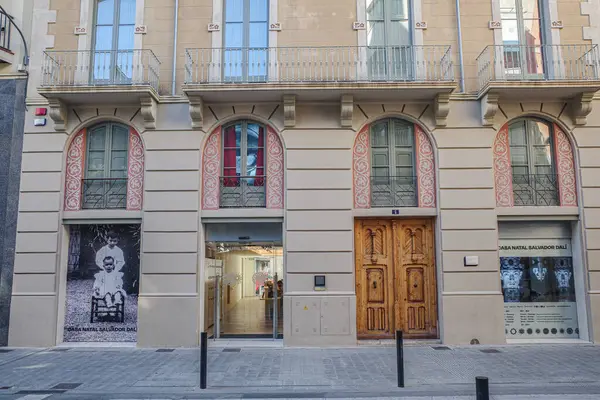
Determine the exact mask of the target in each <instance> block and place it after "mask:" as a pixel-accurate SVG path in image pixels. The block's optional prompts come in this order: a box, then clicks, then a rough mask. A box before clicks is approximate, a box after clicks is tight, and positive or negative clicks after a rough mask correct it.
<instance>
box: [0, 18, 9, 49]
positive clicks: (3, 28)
mask: <svg viewBox="0 0 600 400" xmlns="http://www.w3.org/2000/svg"><path fill="white" fill-rule="evenodd" d="M11 29H12V21H11V20H10V18H8V16H6V15H5V14H0V49H2V50H6V51H10V31H11Z"/></svg>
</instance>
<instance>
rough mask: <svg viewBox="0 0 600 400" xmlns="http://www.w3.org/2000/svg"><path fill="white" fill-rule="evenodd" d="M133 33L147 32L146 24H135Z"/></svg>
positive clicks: (142, 33)
mask: <svg viewBox="0 0 600 400" xmlns="http://www.w3.org/2000/svg"><path fill="white" fill-rule="evenodd" d="M135 33H136V34H138V35H145V34H146V33H148V27H147V26H146V25H136V26H135Z"/></svg>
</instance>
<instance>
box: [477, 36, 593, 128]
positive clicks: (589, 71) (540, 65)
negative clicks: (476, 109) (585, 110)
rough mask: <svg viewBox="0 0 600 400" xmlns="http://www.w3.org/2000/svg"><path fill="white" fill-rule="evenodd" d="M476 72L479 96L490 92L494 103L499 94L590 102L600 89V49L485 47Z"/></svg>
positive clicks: (522, 97) (585, 47)
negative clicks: (576, 99) (575, 99)
mask: <svg viewBox="0 0 600 400" xmlns="http://www.w3.org/2000/svg"><path fill="white" fill-rule="evenodd" d="M477 74H478V80H479V96H480V98H481V97H483V96H486V95H488V94H490V95H491V97H493V99H492V102H495V103H497V101H498V97H502V98H503V99H504V100H524V101H528V100H529V101H543V100H554V101H556V100H571V99H574V98H580V99H578V101H580V102H581V101H582V99H581V97H582V96H583V97H584V99H583V101H591V97H593V94H594V93H595V92H596V91H598V90H599V89H600V50H599V48H598V46H597V45H585V44H582V45H535V46H524V45H497V46H487V47H486V48H485V49H484V50H483V51H482V52H481V54H480V55H479V56H478V57H477ZM488 97H490V96H488ZM486 101H488V102H489V100H487V99H486ZM493 108H494V107H492V109H493ZM575 108H576V109H577V107H575ZM493 112H494V113H495V111H493ZM586 115H587V114H586ZM491 116H493V115H491ZM574 117H575V118H577V117H580V116H579V115H575V116H574ZM583 117H585V115H583ZM484 119H485V115H484ZM484 124H485V125H489V123H485V120H484Z"/></svg>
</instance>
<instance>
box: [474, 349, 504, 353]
mask: <svg viewBox="0 0 600 400" xmlns="http://www.w3.org/2000/svg"><path fill="white" fill-rule="evenodd" d="M479 351H481V352H482V353H502V352H501V351H500V350H498V349H482V350H479Z"/></svg>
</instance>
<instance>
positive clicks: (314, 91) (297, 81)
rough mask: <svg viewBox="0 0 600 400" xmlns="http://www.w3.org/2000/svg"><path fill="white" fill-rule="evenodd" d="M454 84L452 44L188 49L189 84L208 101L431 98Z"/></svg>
mask: <svg viewBox="0 0 600 400" xmlns="http://www.w3.org/2000/svg"><path fill="white" fill-rule="evenodd" d="M455 87H456V82H455V78H454V65H453V62H452V52H451V48H450V46H394V47H277V48H205V49H186V65H185V84H184V91H185V92H186V93H187V94H188V95H201V96H202V97H204V98H205V99H206V100H208V101H214V100H217V99H218V100H219V101H230V100H236V101H252V100H255V99H256V96H257V93H260V96H261V99H263V100H266V101H269V100H280V99H281V95H282V94H284V93H285V94H294V95H298V96H301V97H302V99H304V100H326V99H339V98H340V95H342V94H352V95H354V96H355V98H357V99H360V100H377V101H385V100H386V99H393V100H396V101H397V100H399V99H402V98H406V99H408V98H411V99H413V100H431V99H432V98H434V97H435V96H436V95H437V94H440V93H450V92H452V90H453V89H454V88H455ZM323 89H327V90H323ZM398 89H402V90H400V91H399V90H398Z"/></svg>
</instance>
